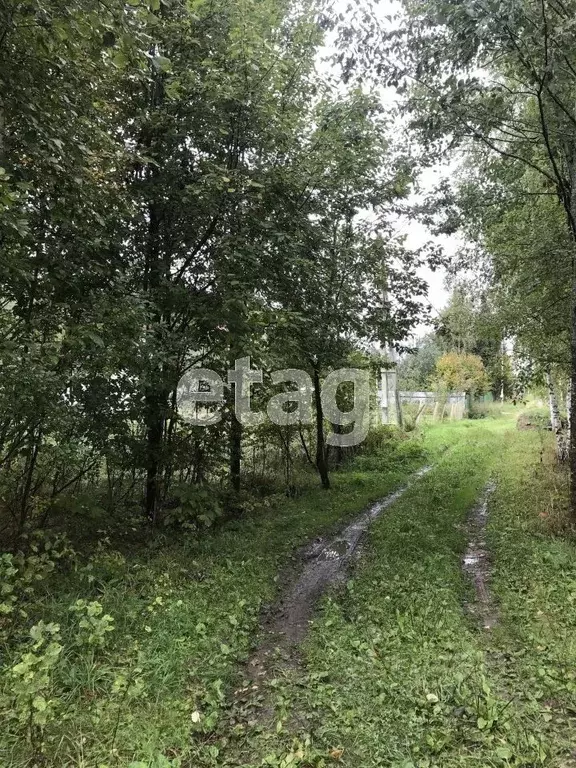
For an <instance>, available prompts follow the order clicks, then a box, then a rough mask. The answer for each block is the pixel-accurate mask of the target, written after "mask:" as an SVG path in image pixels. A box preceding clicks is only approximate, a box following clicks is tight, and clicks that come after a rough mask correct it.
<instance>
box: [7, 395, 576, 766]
mask: <svg viewBox="0 0 576 768" xmlns="http://www.w3.org/2000/svg"><path fill="white" fill-rule="evenodd" d="M505 412H506V413H505V416H504V417H502V418H499V419H498V418H493V419H485V420H481V421H464V422H459V423H447V424H443V425H438V426H431V427H427V428H426V430H425V433H424V436H423V438H422V437H421V436H420V437H419V436H415V438H414V440H415V441H416V442H411V443H410V444H407V445H406V446H403V447H396V446H392V445H390V446H388V448H387V449H386V450H385V451H384V453H382V454H381V455H380V456H379V457H376V458H375V457H374V456H365V457H361V458H360V459H357V460H356V461H354V462H352V464H350V465H349V466H348V468H347V469H346V470H345V471H342V472H338V473H335V474H334V476H333V479H334V487H333V490H332V491H330V492H329V493H326V492H323V491H321V490H319V489H313V490H310V489H308V490H306V491H305V492H304V493H303V495H302V496H300V497H298V498H296V499H286V498H284V497H273V498H272V499H271V503H270V504H269V505H267V506H266V505H264V506H262V505H260V504H258V505H255V506H254V508H253V510H252V511H251V512H250V513H249V514H246V515H244V517H243V518H242V519H239V520H236V521H229V522H228V523H226V524H224V525H222V526H221V527H220V528H217V529H214V530H213V531H208V532H205V533H204V534H202V535H201V536H198V537H196V538H195V537H193V536H191V535H182V536H181V537H180V538H178V537H174V536H169V535H167V534H158V535H155V536H154V537H153V538H151V539H150V541H149V542H148V543H147V545H145V546H143V545H141V544H140V545H138V547H137V548H136V549H135V550H134V551H132V552H130V551H129V550H128V549H126V548H123V552H122V554H121V553H120V552H117V551H115V550H114V549H113V547H112V546H111V545H110V544H109V543H106V542H105V541H102V542H101V543H100V544H99V545H98V546H97V548H96V549H95V551H94V552H93V553H92V554H91V556H90V557H88V558H86V557H70V558H68V557H63V558H62V565H61V566H60V567H59V568H58V570H57V572H56V573H54V574H51V573H47V575H46V578H44V579H43V580H41V581H39V582H38V584H37V585H36V586H35V587H34V588H33V589H32V591H31V593H30V594H28V595H24V596H23V597H22V598H21V600H20V601H19V602H18V606H19V607H21V608H22V609H25V610H26V612H27V615H26V616H17V617H16V620H15V622H14V624H15V627H12V631H11V632H10V633H9V634H8V633H7V627H8V624H7V621H6V619H3V620H0V637H3V638H4V640H3V646H2V649H1V653H2V662H3V664H4V665H5V672H4V674H3V677H2V692H1V693H0V707H1V708H2V716H3V726H4V727H3V729H2V731H1V733H0V744H1V747H0V750H1V751H0V765H1V766H2V767H3V766H7V768H8V767H9V768H24V767H25V766H26V767H28V766H30V767H31V766H35V765H38V766H40V765H45V766H54V767H56V766H58V767H60V766H62V767H66V766H70V767H71V766H83V767H84V768H117V767H121V768H127V766H131V767H132V768H166V766H173V767H174V768H175V767H176V766H181V768H208V766H211V767H212V768H225V767H226V766H236V768H239V766H261V765H268V766H277V768H289V767H291V766H300V768H310V767H311V766H316V768H321V767H322V766H330V765H342V766H348V768H373V767H374V768H375V767H376V766H387V767H388V768H433V767H434V768H457V767H458V768H459V767H462V768H464V767H469V768H481V767H485V766H492V767H493V768H497V767H500V766H502V767H504V766H540V765H544V766H550V767H551V768H569V766H574V765H576V761H572V758H571V756H570V752H571V749H573V747H572V733H573V728H574V715H575V714H576V639H575V638H576V610H575V604H576V550H575V549H574V544H573V540H572V534H571V531H570V530H569V529H567V528H566V525H565V520H566V514H565V501H566V478H565V475H564V474H563V472H561V471H558V470H557V469H556V468H555V467H554V464H553V449H552V446H551V440H552V437H551V435H550V434H549V433H547V432H543V431H539V430H530V431H526V432H518V431H517V430H516V429H515V420H516V415H517V413H518V412H517V411H516V410H515V409H513V408H512V407H510V408H508V409H505ZM420 441H422V443H421V442H420ZM420 444H423V445H424V447H425V453H426V457H425V456H423V455H422V453H421V451H418V450H416V449H415V448H414V446H415V445H420ZM425 460H430V461H432V462H433V463H434V465H435V467H434V469H433V471H432V472H431V473H430V474H429V475H427V476H426V477H424V478H422V479H421V480H419V481H418V483H416V484H414V485H413V486H412V487H411V488H410V489H409V490H408V492H407V493H406V494H405V495H404V496H403V497H402V498H401V499H400V500H399V501H398V502H397V503H396V504H394V505H393V506H392V507H391V508H390V509H389V510H387V512H386V514H385V515H384V516H382V517H381V518H380V519H379V520H377V521H376V522H375V523H374V524H373V526H372V528H371V530H370V533H369V535H368V537H367V542H366V546H365V549H364V556H363V558H362V560H361V561H360V562H359V563H358V565H357V566H356V568H355V571H354V573H353V574H352V576H351V578H350V579H349V581H348V583H347V584H346V586H345V587H342V588H340V589H338V590H337V591H334V592H332V593H331V594H330V595H328V596H327V597H326V598H325V599H324V601H323V603H322V605H321V606H320V608H319V611H318V614H317V618H316V620H315V622H314V624H313V627H312V630H311V633H310V636H309V638H308V640H307V641H306V643H305V646H304V648H303V649H302V663H301V665H300V666H299V667H290V668H289V669H287V670H285V671H284V672H283V673H282V672H281V673H280V675H279V678H278V679H275V680H272V681H271V682H270V696H271V702H272V704H273V708H274V716H273V718H272V719H271V720H270V721H266V720H258V718H257V717H254V720H252V721H251V720H250V716H248V717H246V716H245V714H246V713H245V712H242V711H240V705H237V704H234V703H233V700H234V697H233V696H232V691H233V688H234V685H235V684H237V682H238V669H239V665H240V664H241V662H242V660H244V659H245V658H246V657H247V655H248V654H249V652H250V650H251V649H252V648H253V647H254V644H255V643H256V642H257V638H258V626H259V623H260V620H261V615H262V611H263V610H265V608H266V606H267V605H269V604H270V603H271V602H272V601H273V600H274V598H275V596H276V594H277V592H278V589H279V582H278V574H279V573H281V572H282V569H284V568H285V567H286V566H289V565H290V562H291V555H292V553H293V552H294V550H295V549H296V548H297V547H298V546H299V545H301V544H303V543H304V542H306V541H308V540H309V539H311V538H313V537H314V536H316V535H318V534H319V533H320V532H325V531H326V530H330V528H332V527H334V526H337V525H339V524H341V522H342V521H344V520H346V519H349V518H351V517H352V516H354V515H355V514H357V513H358V512H359V511H360V510H361V509H362V508H363V507H365V506H366V505H367V504H369V503H370V502H371V501H373V500H375V499H376V498H379V497H382V496H384V495H386V494H387V493H388V492H390V491H391V490H392V489H394V488H396V487H398V486H399V485H401V484H402V483H403V482H404V481H405V479H406V477H407V476H409V475H410V474H411V473H412V472H413V471H414V469H415V468H416V467H417V466H418V465H419V464H421V463H423V462H424V461H425ZM489 477H494V478H495V479H496V480H497V490H496V492H495V494H494V496H493V498H492V502H491V514H490V519H489V528H488V543H489V546H490V548H491V550H492V553H493V554H492V557H493V562H494V575H493V580H492V589H493V592H494V595H495V597H496V599H497V602H498V606H499V613H500V625H499V627H498V628H497V629H496V630H494V631H493V632H491V633H486V632H484V631H482V630H479V629H478V627H476V626H475V624H474V622H473V620H472V619H471V618H470V617H468V616H467V614H466V613H465V611H464V610H463V604H464V602H465V600H466V599H467V598H469V597H470V595H471V588H470V585H469V584H468V583H467V581H466V579H465V578H464V577H463V576H462V573H461V569H460V562H461V556H462V553H463V551H464V549H465V547H466V540H467V535H466V528H465V521H466V518H467V515H468V513H469V510H470V509H471V507H472V506H473V504H474V503H475V500H476V499H477V497H478V495H479V493H480V492H481V489H482V487H483V486H484V485H485V483H486V481H487V479H488V478H489ZM42 568H43V566H42V564H41V563H37V564H36V565H35V566H34V569H35V571H36V572H38V573H40V572H41V571H42ZM34 569H33V570H34ZM47 570H48V569H47ZM78 599H83V600H86V601H97V602H98V603H99V604H100V605H101V606H102V613H101V614H98V613H96V614H95V615H94V616H93V617H92V619H90V621H88V607H87V606H84V607H82V606H80V608H78V609H77V610H76V611H70V606H71V605H73V604H75V602H76V601H77V600H78ZM105 614H109V615H110V616H112V617H113V620H114V629H113V631H110V632H107V631H106V622H107V621H108V620H104V619H103V618H102V617H103V616H104V615H105ZM82 617H84V618H85V619H86V621H88V623H87V624H86V625H85V626H84V628H82V627H81V626H80V625H79V618H82ZM41 619H43V620H44V622H46V623H48V622H55V623H57V624H59V625H60V629H59V630H58V632H57V634H58V636H59V639H58V643H59V644H60V645H62V647H63V650H62V652H61V654H60V656H59V657H58V658H57V661H56V662H55V664H54V665H53V666H52V667H50V668H49V672H48V674H47V676H46V677H45V679H44V687H42V686H41V690H40V695H41V698H42V700H43V701H44V702H46V705H47V713H48V714H47V717H46V724H45V725H43V726H42V725H35V726H33V727H32V728H29V727H28V725H29V724H28V723H27V722H26V719H25V717H24V718H23V713H26V701H27V697H29V694H30V690H31V689H30V685H31V683H30V681H28V682H25V683H23V682H22V680H21V679H18V680H16V678H15V677H14V675H13V674H12V673H11V671H10V670H11V667H12V666H13V665H14V664H15V663H16V662H17V661H18V660H19V659H20V657H21V656H22V654H23V653H25V652H26V651H27V650H28V651H30V650H32V653H33V655H34V657H38V658H40V659H41V660H42V659H44V658H45V657H46V656H47V655H49V654H46V650H47V648H48V640H42V639H41V638H40V640H39V641H38V642H39V645H38V643H37V648H36V650H33V649H32V648H31V646H32V641H31V640H30V639H29V638H28V632H29V629H30V627H31V626H32V625H33V624H38V622H39V620H41ZM90 622H92V623H90ZM102 622H103V623H102ZM51 632H56V630H54V628H50V627H45V628H44V629H42V630H41V633H40V634H42V635H44V636H48V635H49V634H50V633H51ZM90 638H92V639H90ZM28 662H29V663H31V662H30V658H29V659H28ZM39 663H40V662H39ZM48 666H49V665H48ZM35 669H36V668H35ZM35 675H36V676H35V678H34V680H35V681H36V682H37V683H38V681H40V683H42V680H41V675H40V674H39V672H38V670H37V669H36V673H35ZM34 680H33V681H32V682H34ZM19 686H20V687H19ZM26 686H28V687H26ZM29 700H30V701H31V699H29ZM41 706H42V707H43V706H44V704H43V703H41ZM18 717H20V721H18V719H17V718H18ZM27 734H28V736H29V738H28V739H27V738H26V735H27Z"/></svg>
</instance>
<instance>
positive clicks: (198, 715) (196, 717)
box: [192, 709, 202, 723]
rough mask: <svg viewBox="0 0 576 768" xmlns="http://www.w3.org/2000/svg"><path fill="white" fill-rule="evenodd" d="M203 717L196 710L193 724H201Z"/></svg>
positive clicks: (193, 713)
mask: <svg viewBox="0 0 576 768" xmlns="http://www.w3.org/2000/svg"><path fill="white" fill-rule="evenodd" d="M201 717H202V716H201V715H200V712H198V710H197V709H196V710H194V712H192V722H193V723H199V722H200V719H201Z"/></svg>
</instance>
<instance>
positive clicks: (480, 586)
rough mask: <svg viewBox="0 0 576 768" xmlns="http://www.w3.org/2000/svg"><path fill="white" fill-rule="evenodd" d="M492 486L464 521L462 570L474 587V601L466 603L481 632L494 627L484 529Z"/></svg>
mask: <svg viewBox="0 0 576 768" xmlns="http://www.w3.org/2000/svg"><path fill="white" fill-rule="evenodd" d="M495 490H496V484H495V483H494V482H493V481H490V482H489V483H488V484H487V485H486V487H485V488H484V491H483V493H482V496H481V497H480V500H479V501H478V503H477V504H476V506H475V507H474V509H473V510H472V512H471V513H470V517H469V519H468V526H467V530H468V534H469V536H470V539H469V542H468V548H467V549H466V553H465V554H464V558H463V560H462V569H463V571H464V573H465V574H466V575H467V576H468V578H469V579H470V581H471V582H472V585H473V587H474V600H472V601H470V602H468V603H466V609H467V611H468V612H469V613H470V615H471V616H472V617H473V618H474V619H475V620H476V621H478V623H479V624H480V625H481V626H482V627H483V628H484V629H493V628H494V627H495V626H496V624H497V623H498V612H497V610H496V605H495V603H494V599H493V597H492V594H491V592H490V576H491V570H492V569H491V563H490V553H489V551H488V548H487V546H486V525H487V522H488V505H489V503H490V497H491V496H492V494H493V493H494V491H495Z"/></svg>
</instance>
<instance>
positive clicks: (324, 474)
mask: <svg viewBox="0 0 576 768" xmlns="http://www.w3.org/2000/svg"><path fill="white" fill-rule="evenodd" d="M313 378H314V405H315V408H316V468H317V470H318V474H319V475H320V480H321V482H322V487H323V488H325V489H326V490H328V489H329V488H330V475H329V473H328V462H327V461H326V443H325V441H324V412H323V410H322V390H321V387H320V374H319V372H318V370H317V369H316V368H315V369H314V377H313Z"/></svg>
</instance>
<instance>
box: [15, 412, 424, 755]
mask: <svg viewBox="0 0 576 768" xmlns="http://www.w3.org/2000/svg"><path fill="white" fill-rule="evenodd" d="M372 439H373V441H374V443H375V444H376V443H377V444H378V445H380V446H381V447H382V451H383V453H384V455H386V456H387V459H386V466H382V465H381V464H380V463H378V465H377V466H375V467H374V468H373V469H370V470H369V469H366V470H362V471H360V470H358V469H354V470H353V469H352V468H351V467H349V466H348V465H347V464H344V465H343V467H342V469H341V471H339V472H337V473H335V474H334V483H333V485H334V488H333V490H331V491H329V492H325V491H323V490H321V489H318V488H316V487H315V485H314V484H313V483H312V482H311V480H312V478H311V477H308V480H307V486H306V487H304V489H303V491H302V493H301V495H300V496H298V498H287V497H286V495H285V494H277V495H273V496H270V497H268V498H267V499H265V500H261V499H257V500H256V501H255V500H254V498H253V497H249V496H248V495H247V494H246V495H241V496H240V497H239V499H237V500H238V502H239V503H240V504H241V506H242V510H241V511H242V514H241V515H238V514H236V515H235V516H234V517H227V518H226V517H224V518H221V519H219V521H218V522H219V524H218V525H217V526H213V529H212V530H210V531H204V532H203V534H202V535H197V532H198V531H203V529H204V523H201V522H198V521H197V520H196V517H195V513H196V512H198V511H199V512H200V514H202V511H205V509H206V507H205V505H204V502H202V503H200V502H198V503H196V500H197V496H196V492H197V490H198V489H197V488H195V487H194V486H193V487H192V488H190V487H188V486H184V485H183V486H182V489H181V490H182V494H179V498H180V499H181V500H182V501H186V500H187V499H190V500H191V506H192V509H191V514H192V522H193V523H194V525H197V526H198V529H195V530H194V531H192V532H191V531H190V530H189V529H188V528H187V527H184V526H180V524H179V523H175V525H177V526H178V527H179V534H178V536H174V535H173V534H172V533H171V532H170V529H161V530H160V531H157V532H156V533H154V534H152V535H151V534H150V532H149V531H148V532H147V534H148V535H147V536H146V538H145V539H144V540H139V539H138V537H135V538H134V537H133V532H131V528H130V526H131V522H130V520H128V521H127V524H126V527H125V529H124V531H123V532H122V535H119V538H118V542H115V541H111V540H109V539H108V538H107V537H103V538H101V540H100V542H99V544H98V546H96V547H94V544H93V542H92V543H91V545H90V549H89V550H88V551H87V552H85V553H77V554H76V555H75V556H74V558H72V556H70V557H64V556H63V557H62V558H61V560H60V562H61V564H62V565H61V566H59V565H52V566H46V565H45V560H44V559H43V558H39V559H38V560H34V561H33V562H34V566H32V565H31V564H30V566H29V568H30V572H33V571H34V570H36V572H37V573H38V574H41V575H42V578H41V579H32V581H31V582H30V591H29V592H26V594H25V599H24V598H23V599H22V600H20V599H19V601H18V603H17V606H16V607H15V608H14V609H13V610H12V613H11V614H9V615H8V616H7V617H5V618H10V617H13V616H14V615H15V614H16V613H17V612H18V611H19V608H20V607H25V608H26V612H27V615H26V616H25V617H24V616H23V617H21V618H20V619H19V621H18V623H17V624H16V623H11V624H10V625H8V624H3V625H2V626H3V629H5V630H6V631H5V633H4V634H3V636H2V643H3V649H4V653H3V659H2V665H3V668H2V670H1V671H0V709H1V712H0V713H1V715H2V717H3V718H4V721H5V722H6V723H7V726H6V728H4V729H3V731H2V735H1V737H0V762H7V763H8V764H10V765H12V766H14V768H19V767H20V766H22V768H23V766H24V765H26V764H27V763H28V762H29V761H30V759H31V756H32V755H34V756H36V757H37V755H42V761H43V762H44V764H46V765H53V766H60V765H66V764H75V763H77V762H78V760H79V752H78V749H77V746H76V745H78V744H81V745H82V747H81V749H82V755H83V757H82V759H83V760H84V761H85V762H90V763H93V764H95V765H106V764H110V763H114V762H115V763H117V764H119V765H124V766H128V765H130V764H133V763H136V764H138V763H143V764H144V765H146V766H167V765H169V764H175V765H177V764H178V760H180V761H181V762H183V761H185V760H188V761H190V762H191V763H193V764H194V765H198V766H200V765H204V764H206V765H211V766H215V765H218V766H219V765H221V764H222V762H221V760H223V759H224V758H223V757H221V755H223V754H224V746H223V745H222V744H221V743H220V740H219V738H218V734H219V732H220V729H221V728H227V724H228V723H229V720H228V716H227V711H228V700H229V695H230V692H231V691H232V690H234V689H235V688H234V686H235V684H236V682H237V681H236V674H237V665H238V663H239V662H240V661H241V660H242V659H244V658H245V657H246V655H247V653H248V652H249V650H250V648H251V647H252V645H253V642H254V634H255V632H256V631H257V629H258V626H259V622H260V617H261V611H262V609H263V607H264V606H265V605H268V604H270V602H271V601H272V600H273V599H274V597H275V595H276V593H277V590H278V579H277V576H278V571H279V570H281V569H282V568H283V567H285V566H288V565H289V563H290V561H291V556H292V554H293V552H294V550H295V549H296V548H298V547H300V546H301V545H303V544H304V543H305V542H307V541H309V540H310V539H311V538H314V537H315V536H317V535H319V534H321V533H322V532H323V531H324V530H326V528H327V527H329V526H332V525H339V524H341V521H342V520H345V519H347V518H348V517H350V516H352V515H355V514H357V512H358V510H359V509H362V508H363V507H365V506H367V505H368V504H370V503H372V502H374V501H375V500H377V499H378V498H381V497H383V496H385V495H386V494H387V493H389V492H390V491H392V490H393V489H394V488H396V487H398V486H399V485H401V484H403V483H404V482H405V480H406V477H407V476H408V475H409V474H410V473H411V472H412V471H413V468H414V467H415V466H417V465H419V464H421V463H422V462H423V456H422V450H421V446H420V444H419V443H418V449H417V450H414V451H412V452H411V451H410V449H409V446H410V445H411V441H407V440H404V439H400V438H399V435H398V434H397V432H396V431H395V430H392V429H390V428H387V427H382V429H380V430H376V431H375V433H374V436H373V438H372ZM431 443H432V444H433V451H434V452H436V450H437V449H436V446H435V442H434V440H431ZM201 498H202V499H203V498H204V497H203V496H201ZM217 498H220V499H223V498H226V494H221V495H220V496H219V497H217ZM233 498H234V499H235V498H236V497H233ZM264 502H265V503H264ZM116 535H118V534H116ZM115 546H119V547H121V549H122V551H118V549H116V548H115ZM66 548H67V545H66V544H65V543H64V542H63V543H61V544H60V545H58V547H56V548H53V547H52V548H51V547H48V549H49V550H50V551H54V552H57V553H60V552H64V551H66ZM40 551H41V553H43V551H44V544H42V545H41V547H40ZM31 556H33V557H37V555H36V554H34V555H31ZM12 562H16V563H19V562H20V556H19V555H17V556H14V557H10V556H7V557H6V558H4V559H3V560H2V567H3V569H4V573H6V574H10V575H9V576H8V579H9V581H10V583H14V581H15V579H17V574H13V573H11V571H12V569H13V567H12V565H11V563H12ZM69 564H72V565H73V567H72V568H70V567H69ZM14 568H16V566H14ZM48 580H49V582H48ZM17 592H18V594H20V593H21V592H22V590H20V589H19V588H18V590H17ZM56 625H58V626H59V629H58V630H55V629H54V627H55V626H56ZM31 626H33V627H39V629H38V628H36V629H34V630H33V631H34V634H35V636H37V638H38V639H37V640H34V641H33V640H32V639H30V640H28V639H27V637H28V634H29V631H30V629H29V628H30V627H31ZM46 627H48V628H50V631H52V630H54V633H55V634H54V635H53V637H52V636H51V635H50V634H49V631H48V630H47V629H46ZM41 637H42V638H44V639H43V641H42V643H41V645H40V646H38V647H35V644H36V643H37V642H38V640H39V639H40V638H41ZM50 638H52V640H51V639H50ZM50 642H55V643H57V644H58V646H60V647H61V650H60V651H59V652H58V654H56V649H55V647H54V646H52V647H50V651H49V652H47V649H48V646H49V643H50ZM22 643H25V644H26V645H29V646H30V648H29V649H28V648H26V649H25V650H23V646H22ZM27 654H31V655H27ZM22 661H25V662H26V665H27V667H26V670H24V668H23V667H19V669H22V672H23V674H22V675H19V676H16V677H14V676H13V674H12V668H13V667H15V666H16V665H17V664H20V663H21V662H22ZM30 673H33V674H32V675H31V674H30ZM40 696H41V697H43V700H45V701H46V703H47V706H46V710H43V711H45V712H47V714H46V719H45V721H44V722H43V723H40V722H39V720H38V718H39V717H41V715H38V714H36V709H35V708H34V700H35V698H37V697H40ZM43 700H41V699H40V698H37V701H36V703H37V704H38V705H40V707H42V706H43ZM9 713H10V714H9ZM31 717H32V719H33V720H34V718H36V720H34V722H31V720H30V718H31ZM36 721H38V722H36ZM29 734H30V736H31V738H32V741H33V743H32V745H31V744H29V743H28V741H27V739H26V736H27V735H29ZM290 749H291V751H292V752H293V754H294V755H296V757H297V755H298V753H299V751H300V750H303V754H304V755H305V756H306V757H305V758H299V759H301V760H302V761H305V760H306V759H312V756H313V755H314V754H315V752H314V749H313V748H312V747H311V746H310V745H309V743H308V742H307V740H306V739H302V740H300V741H299V742H298V743H297V744H296V743H295V744H294V745H293V746H292V747H291V748H290ZM288 751H289V752H290V750H288ZM174 752H177V754H178V757H174ZM267 754H269V755H271V754H272V752H271V751H269V752H268V753H267ZM7 756H9V757H7ZM296 757H295V758H294V759H296ZM274 759H276V760H277V764H278V765H281V764H282V762H283V761H284V762H285V760H286V759H287V758H286V754H279V755H278V756H277V758H274ZM322 759H324V758H323V757H322V756H321V755H319V754H318V755H317V756H316V757H314V760H316V761H317V764H318V765H321V760H322ZM272 764H274V763H272ZM303 765H305V762H303Z"/></svg>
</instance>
